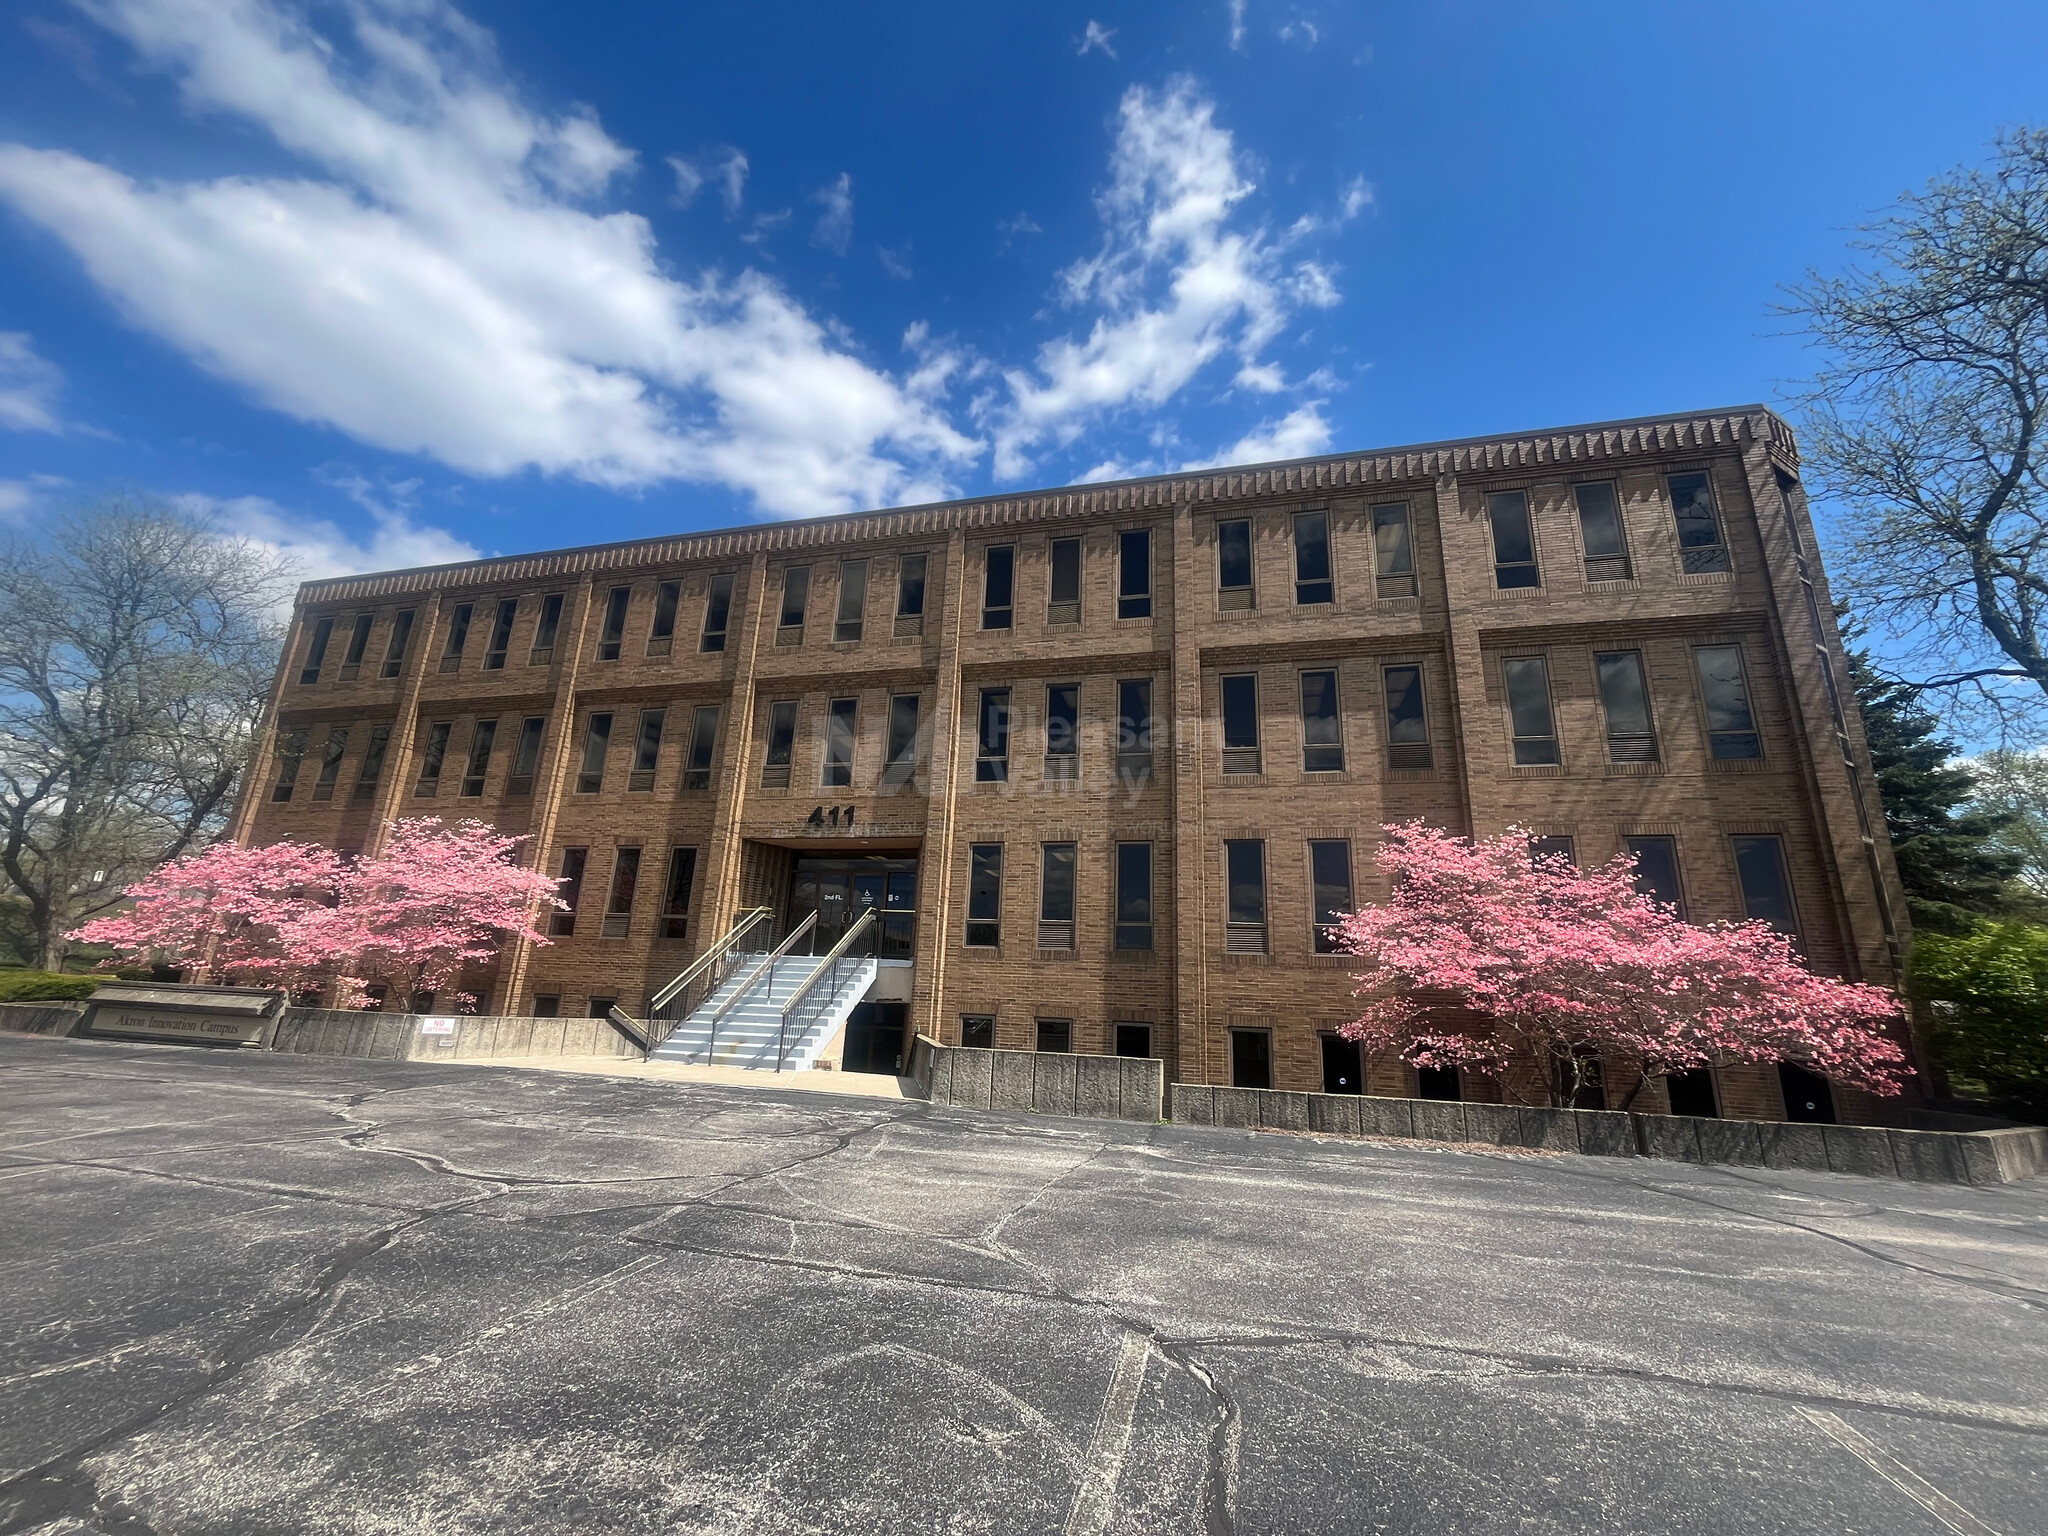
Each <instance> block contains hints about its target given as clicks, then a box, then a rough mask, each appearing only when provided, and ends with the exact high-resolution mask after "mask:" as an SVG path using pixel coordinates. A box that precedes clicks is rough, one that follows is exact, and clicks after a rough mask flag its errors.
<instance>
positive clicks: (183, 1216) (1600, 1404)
mask: <svg viewBox="0 0 2048 1536" xmlns="http://www.w3.org/2000/svg"><path fill="white" fill-rule="evenodd" d="M0 1283H4V1289H0V1296H4V1309H0V1530H4V1531H10V1532H12V1531H36V1532H50V1533H58V1532H61V1533H66V1536H70V1533H87V1532H105V1533H110V1536H112V1533H173V1532H209V1533H211V1532H248V1533H265V1536H268V1533H277V1532H322V1533H327V1532H333V1533H343V1532H346V1533H351V1536H357V1533H397V1532H434V1533H469V1532H500V1531H550V1532H553V1531H561V1532H588V1531H633V1532H657V1531H658V1532H718V1533H727V1532H731V1533H740V1532H749V1533H784V1532H789V1533H794V1532H918V1533H932V1532H943V1533H967V1532H984V1531H985V1532H1000V1533H1006V1536H1007V1533H1034V1532H1048V1533H1085V1536H1103V1533H1110V1532H1119V1533H1123V1532H1190V1533H1203V1536H1209V1533H1223V1532H1244V1533H1250V1532H1283V1531H1284V1532H1325V1531H1327V1532H1367V1531H1372V1532H1378V1531H1387V1532H1458V1533H1496V1532H1498V1533H1507V1532H1514V1533H1517V1536H1531V1533H1550V1532H1582V1531H1626V1532H1660V1533H1661V1532H1674V1533H1675V1532H1686V1533H1694V1536H1696V1533H1701V1532H1778V1531H1783V1532H1802V1533H1805V1532H1831V1533H1871V1536H1880V1533H1881V1536H1920V1533H1925V1536H1944V1533H1949V1536H1953V1533H1957V1532H1960V1533H1964V1536H1983V1533H1985V1532H1995V1533H1999V1536H2032V1533H2041V1532H2048V1181H2035V1182H2034V1183H2032V1184H2024V1185H2016V1186H2007V1187H2004V1188H1966V1187H1955V1186H1926V1185H1908V1184H1892V1183H1882V1182H1877V1181H1871V1180H1858V1179H1850V1178H1845V1177H1837V1176H1831V1175H1825V1174H1783V1173H1769V1174H1765V1173H1759V1172H1757V1171H1753V1170H1743V1171H1740V1172H1737V1171H1734V1170H1712V1169H1698V1168H1687V1167H1684V1166H1680V1165H1673V1164H1656V1165H1649V1164H1638V1163H1634V1162H1624V1161H1618V1160H1598V1159H1583V1158H1576V1157H1552V1156H1533V1155H1523V1156H1515V1155H1508V1154H1503V1153H1481V1152H1475V1151H1452V1150H1445V1149H1438V1148H1428V1147H1418V1146H1415V1145H1412V1144H1409V1145H1394V1144H1370V1143H1337V1142H1331V1141H1321V1140H1314V1139H1310V1138H1306V1137H1291V1136H1273V1135H1252V1134H1249V1133H1241V1132H1229V1131H1204V1130H1196V1129H1176V1128H1173V1127H1170V1126H1162V1127H1145V1126H1123V1125H1115V1124H1106V1123H1097V1122H1091V1121H1078V1120H1049V1119H1040V1118H1037V1117H1033V1116H1029V1115H1000V1114H986V1113H977V1112H965V1111H958V1110H934V1109H931V1108H929V1107H927V1106H925V1105H923V1104H919V1103H914V1102H911V1103H899V1102H890V1101H885V1100H876V1099H855V1098H838V1097H835V1096H829V1095H822V1094H816V1093H805V1094H796V1093H778V1092H773V1091H759V1090H752V1089H745V1088H728V1087H714V1086H701V1085H672V1084H659V1083H644V1082H621V1081H617V1080H613V1079H606V1078H599V1077H582V1076H573V1075H567V1074H560V1073H554V1074H548V1073H539V1072H527V1071H520V1070H510V1069H501V1068H473V1067H461V1066H452V1065H451V1066H419V1065H406V1064H398V1063H372V1062H357V1061H341V1060H323V1059H319V1058H310V1057H277V1056H264V1055H259V1054H257V1053H253V1052H238V1053H220V1052H204V1051H197V1050H181V1049H178V1048H150V1047H144V1046H127V1045H107V1044H88V1043H81V1042H69V1041H46V1040H30V1039H23V1038H20V1037H11V1036H0Z"/></svg>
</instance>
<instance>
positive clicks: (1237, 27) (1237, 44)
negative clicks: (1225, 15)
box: [1230, 0, 1245, 53]
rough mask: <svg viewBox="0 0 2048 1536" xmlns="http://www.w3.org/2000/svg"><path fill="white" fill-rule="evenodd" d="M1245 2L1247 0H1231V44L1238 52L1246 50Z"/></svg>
mask: <svg viewBox="0 0 2048 1536" xmlns="http://www.w3.org/2000/svg"><path fill="white" fill-rule="evenodd" d="M1244 4H1245V0H1230V46H1231V48H1232V49H1234V50H1235V51H1236V52H1238V53H1243V52H1244Z"/></svg>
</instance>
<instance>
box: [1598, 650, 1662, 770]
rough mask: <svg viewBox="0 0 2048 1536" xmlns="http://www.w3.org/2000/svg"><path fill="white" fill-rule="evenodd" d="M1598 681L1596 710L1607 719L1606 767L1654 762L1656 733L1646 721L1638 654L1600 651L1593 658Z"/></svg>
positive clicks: (1647, 693)
mask: <svg viewBox="0 0 2048 1536" xmlns="http://www.w3.org/2000/svg"><path fill="white" fill-rule="evenodd" d="M1593 671H1594V673H1595V674H1596V675H1597V676H1598V677H1599V679H1600V709H1601V712H1602V713H1603V714H1604V715H1606V717H1607V760H1608V761H1609V762H1610V763H1654V762H1656V761H1657V730H1656V727H1655V726H1654V725H1653V724H1652V723H1651V721H1650V687H1649V682H1648V680H1647V678H1646V676H1645V674H1644V672H1643V653H1642V652H1641V651H1601V652H1599V653H1598V654H1597V655H1595V656H1594V658H1593Z"/></svg>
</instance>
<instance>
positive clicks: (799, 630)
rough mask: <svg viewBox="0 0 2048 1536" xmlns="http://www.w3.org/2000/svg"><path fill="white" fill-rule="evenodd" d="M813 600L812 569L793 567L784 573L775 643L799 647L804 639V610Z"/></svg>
mask: <svg viewBox="0 0 2048 1536" xmlns="http://www.w3.org/2000/svg"><path fill="white" fill-rule="evenodd" d="M810 599H811V568H810V567H809V566H808V565H791V566H786V567H784V568H783V572H782V612H781V613H780V614H779V615H778V616H777V618H776V629H775V643H776V644H777V645H798V644H801V643H802V641H803V638H804V609H805V607H806V606H807V605H808V604H809V602H810Z"/></svg>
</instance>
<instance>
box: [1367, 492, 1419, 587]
mask: <svg viewBox="0 0 2048 1536" xmlns="http://www.w3.org/2000/svg"><path fill="white" fill-rule="evenodd" d="M1372 552H1373V574H1374V575H1377V576H1413V575H1414V574H1415V551H1414V549H1413V548H1412V547H1411V546H1410V544H1409V542H1408V508H1407V507H1406V506H1404V505H1393V506H1385V507H1374V508H1373V509H1372Z"/></svg>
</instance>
